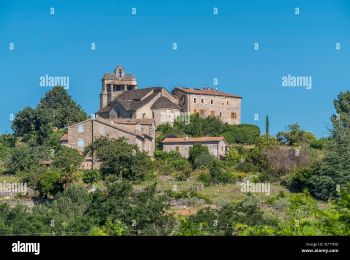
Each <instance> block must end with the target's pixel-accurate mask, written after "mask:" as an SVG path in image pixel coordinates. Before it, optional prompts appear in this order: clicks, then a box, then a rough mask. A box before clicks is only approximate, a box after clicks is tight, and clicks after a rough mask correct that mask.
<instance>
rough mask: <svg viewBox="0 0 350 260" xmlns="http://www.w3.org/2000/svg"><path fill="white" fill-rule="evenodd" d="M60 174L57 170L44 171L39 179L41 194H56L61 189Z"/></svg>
mask: <svg viewBox="0 0 350 260" xmlns="http://www.w3.org/2000/svg"><path fill="white" fill-rule="evenodd" d="M60 179H61V174H60V173H59V172H58V171H46V172H44V173H43V175H42V176H41V178H40V181H39V193H40V195H42V196H47V195H49V194H51V195H56V194H57V193H58V192H59V191H60V190H61V185H60Z"/></svg>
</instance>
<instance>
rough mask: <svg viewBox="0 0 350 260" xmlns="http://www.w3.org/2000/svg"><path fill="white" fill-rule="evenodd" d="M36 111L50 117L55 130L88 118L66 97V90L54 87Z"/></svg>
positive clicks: (69, 97)
mask: <svg viewBox="0 0 350 260" xmlns="http://www.w3.org/2000/svg"><path fill="white" fill-rule="evenodd" d="M36 109H37V111H38V112H39V113H40V114H41V113H44V111H47V112H48V113H49V114H50V115H51V117H50V122H52V126H53V127H57V128H63V127H66V126H68V125H69V124H72V123H78V122H81V121H83V120H85V119H86V118H87V117H88V116H87V114H86V113H85V111H83V110H82V108H81V107H80V106H79V105H78V104H76V103H75V102H74V101H73V99H72V98H71V96H69V95H68V93H67V90H66V89H65V88H63V87H61V86H56V87H54V88H53V89H51V90H50V91H48V92H47V93H46V94H45V96H44V97H43V98H42V99H41V100H40V103H39V105H38V106H37V108H36Z"/></svg>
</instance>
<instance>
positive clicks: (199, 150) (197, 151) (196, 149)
mask: <svg viewBox="0 0 350 260" xmlns="http://www.w3.org/2000/svg"><path fill="white" fill-rule="evenodd" d="M202 154H209V149H208V147H207V146H203V145H201V144H194V145H193V146H192V147H191V148H190V155H189V158H188V160H189V162H190V163H191V164H192V166H194V162H195V160H196V159H197V158H198V157H199V156H200V155H202Z"/></svg>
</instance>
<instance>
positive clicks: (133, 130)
mask: <svg viewBox="0 0 350 260" xmlns="http://www.w3.org/2000/svg"><path fill="white" fill-rule="evenodd" d="M103 136H104V137H107V138H113V139H118V138H122V137H123V138H125V139H126V140H127V142H128V143H130V144H135V145H137V147H138V149H139V150H140V151H144V152H146V153H147V154H148V155H149V156H153V153H154V149H155V146H154V144H155V125H154V121H153V120H149V119H142V120H139V119H115V120H105V119H101V118H99V119H88V120H85V121H83V122H80V123H77V124H74V125H70V126H69V127H68V134H65V135H64V136H63V137H62V138H61V143H62V144H63V145H66V146H68V147H70V148H74V149H76V150H78V151H79V152H83V150H84V148H85V147H87V146H88V145H89V144H91V143H92V142H93V141H94V140H96V139H98V138H100V137H103ZM98 167H99V162H98V161H97V160H96V159H95V158H91V157H87V158H85V161H84V162H83V164H82V165H81V168H82V169H91V168H98Z"/></svg>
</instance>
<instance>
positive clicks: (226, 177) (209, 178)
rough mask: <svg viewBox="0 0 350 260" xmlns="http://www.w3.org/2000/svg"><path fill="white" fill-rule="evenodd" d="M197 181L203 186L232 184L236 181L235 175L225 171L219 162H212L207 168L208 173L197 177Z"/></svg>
mask: <svg viewBox="0 0 350 260" xmlns="http://www.w3.org/2000/svg"><path fill="white" fill-rule="evenodd" d="M198 180H199V181H201V182H203V184H204V185H206V186H208V185H210V184H219V183H234V182H235V181H236V177H235V175H233V174H231V173H228V172H226V171H225V169H224V167H223V163H222V162H221V161H219V160H214V161H213V163H212V164H211V165H210V167H209V172H203V173H201V174H200V175H199V177H198Z"/></svg>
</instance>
